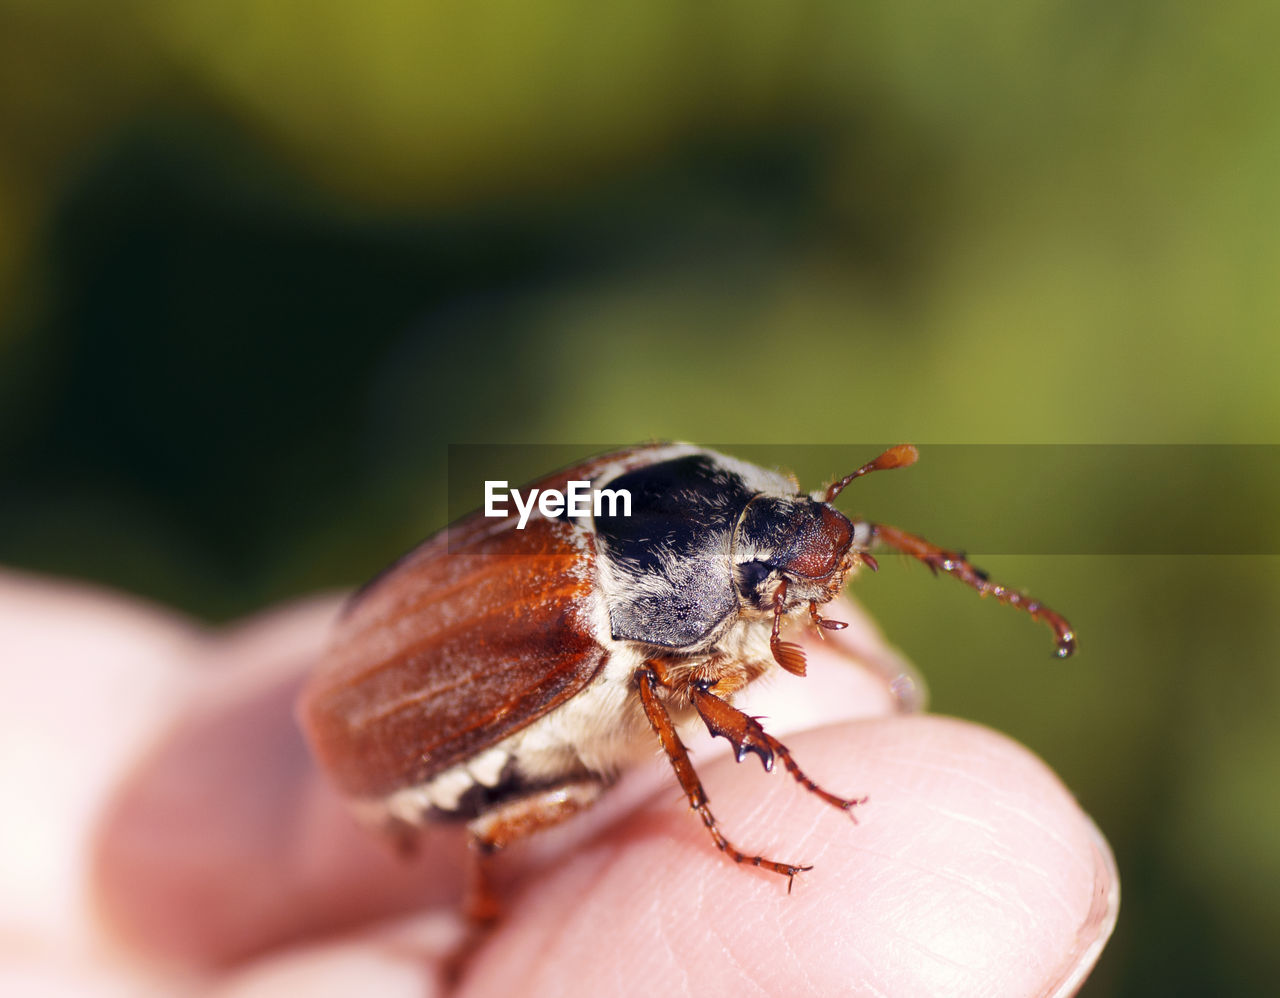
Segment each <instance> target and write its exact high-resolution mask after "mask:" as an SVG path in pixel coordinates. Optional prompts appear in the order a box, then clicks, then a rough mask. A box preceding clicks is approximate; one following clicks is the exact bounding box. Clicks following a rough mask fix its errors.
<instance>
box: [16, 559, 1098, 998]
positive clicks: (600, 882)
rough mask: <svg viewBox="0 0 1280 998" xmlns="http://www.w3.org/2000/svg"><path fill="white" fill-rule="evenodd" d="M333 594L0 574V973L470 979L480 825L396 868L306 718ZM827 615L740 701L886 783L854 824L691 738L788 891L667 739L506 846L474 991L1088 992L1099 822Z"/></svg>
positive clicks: (192, 981) (45, 984) (838, 781)
mask: <svg viewBox="0 0 1280 998" xmlns="http://www.w3.org/2000/svg"><path fill="white" fill-rule="evenodd" d="M338 602H339V601H338V600H337V599H333V598H326V599H317V600H312V601H308V602H306V603H302V604H299V605H296V606H293V607H290V608H286V609H283V610H278V611H276V612H274V613H271V614H269V615H266V616H264V617H261V618H258V619H255V620H253V621H250V622H248V623H247V624H244V625H241V626H240V627H237V628H235V629H231V630H228V631H225V632H209V631H206V630H203V629H200V628H198V627H196V626H195V625H193V624H191V623H190V622H188V621H185V620H182V619H179V618H176V617H174V616H171V615H166V614H164V613H163V612H161V611H158V610H156V609H154V608H152V607H148V606H145V605H141V604H139V603H136V602H133V601H129V600H126V599H123V598H121V597H117V596H113V595H110V594H105V593H102V592H100V591H94V590H88V589H85V588H82V587H76V586H71V585H68V584H61V583H51V582H47V581H44V580H38V579H33V578H30V577H24V576H20V575H12V574H10V575H0V648H2V649H3V652H2V653H0V654H3V657H4V663H5V664H4V668H3V669H2V670H0V703H3V704H4V709H5V711H6V713H7V714H8V715H9V719H8V720H7V721H6V722H5V723H4V725H3V728H0V739H2V740H0V746H2V749H0V795H2V796H3V800H4V801H5V802H6V805H5V812H6V814H7V818H6V820H5V821H4V822H3V828H2V829H0V917H2V918H3V920H4V925H5V928H6V930H7V931H6V946H5V948H4V951H3V956H0V992H3V993H5V994H32V993H44V994H57V993H66V994H75V995H97V994H101V995H145V994H166V995H167V994H172V993H174V991H175V990H179V989H183V990H192V991H198V992H200V993H204V994H210V995H218V996H231V995H236V996H247V995H255V996H269V995H273V994H276V993H281V994H283V993H286V992H287V993H289V994H306V995H327V994H341V995H348V994H352V993H356V994H366V993H367V994H378V995H380V996H382V998H394V996H395V995H397V994H401V993H403V994H413V995H422V994H444V993H447V992H446V990H445V989H446V985H445V983H444V968H445V967H446V965H447V964H448V962H449V958H450V955H451V952H452V950H453V949H454V947H456V946H457V945H458V943H459V941H460V940H461V938H462V934H463V926H462V923H461V921H460V919H459V917H458V915H457V910H458V900H459V896H460V893H461V876H460V870H461V867H462V858H463V853H464V843H463V833H462V829H461V828H460V827H457V826H438V827H432V828H430V829H428V830H427V832H426V833H425V835H424V839H423V842H422V847H421V848H420V849H419V851H418V857H417V858H416V859H414V860H412V861H409V862H404V861H401V860H400V859H398V858H397V857H396V856H395V855H394V854H393V853H392V852H391V850H389V849H387V848H384V846H383V844H381V843H380V842H378V841H377V840H376V839H374V838H373V837H372V836H370V835H368V834H367V833H366V832H365V831H363V830H362V829H360V828H358V827H356V825H355V824H354V822H353V821H352V820H351V819H350V818H349V817H348V816H347V814H346V812H345V811H344V809H343V807H342V805H341V803H340V802H339V801H338V800H337V798H336V797H335V795H334V794H333V793H332V792H331V791H330V790H329V788H328V787H327V785H326V784H325V783H324V782H323V780H322V779H321V777H320V775H319V773H318V772H317V771H316V770H315V769H314V767H313V766H312V765H311V764H310V761H309V759H308V757H307V755H306V751H305V748H304V746H303V743H302V739H301V736H300V735H299V733H298V731H297V728H296V726H295V724H294V722H293V718H292V701H293V696H294V694H295V692H296V689H297V686H298V684H299V682H300V679H301V677H302V675H303V674H304V673H305V672H306V670H307V668H308V666H309V664H310V662H311V661H313V660H314V658H315V657H316V656H317V654H318V653H319V651H320V649H321V648H322V647H323V645H324V641H325V637H326V633H327V629H328V626H329V624H330V623H331V621H332V618H333V615H334V613H335V612H336V609H337V606H338ZM829 615H830V616H833V617H834V618H835V619H841V620H847V621H849V622H850V627H849V628H848V630H846V631H842V632H838V633H836V634H834V635H832V636H830V637H829V638H828V640H827V641H826V642H825V643H821V644H820V643H818V642H816V641H809V642H808V646H807V649H806V650H807V654H808V657H809V674H808V676H807V677H806V678H804V679H796V678H795V677H790V676H780V677H779V678H777V679H776V680H775V681H773V682H772V683H770V684H768V685H766V686H764V687H763V688H752V689H751V690H750V691H749V695H748V696H746V697H743V698H740V700H739V703H740V705H741V706H743V708H744V709H746V710H747V711H748V712H750V713H758V714H767V715H770V717H769V719H768V720H766V721H765V724H766V727H767V728H768V730H769V731H770V732H771V733H773V734H775V735H782V734H784V733H786V737H785V738H784V740H785V742H786V743H787V745H788V746H789V747H790V748H791V749H792V750H793V752H794V754H795V756H796V758H797V760H798V761H799V762H800V764H801V765H802V766H803V767H804V768H805V770H806V771H807V772H808V773H809V774H810V775H812V776H813V777H814V778H815V779H816V780H817V781H818V782H819V783H820V784H822V785H823V786H824V787H826V788H827V789H830V790H832V791H833V792H836V793H842V794H848V795H863V794H865V795H867V796H868V797H869V802H868V803H867V804H866V805H865V806H864V807H862V808H860V809H859V810H858V817H859V821H860V824H858V825H857V827H854V826H853V825H852V824H851V823H850V822H849V820H848V819H847V818H846V817H845V816H843V815H842V814H840V813H839V812H837V811H835V810H833V809H831V808H828V807H826V806H825V805H823V804H822V802H821V801H819V800H817V799H816V798H814V797H812V796H810V795H807V794H806V793H805V792H804V790H803V789H802V788H800V787H798V786H796V785H795V784H794V783H793V782H792V781H790V780H788V779H786V777H785V774H780V773H774V774H772V775H769V774H765V773H763V772H762V771H761V770H760V768H759V766H758V765H756V764H754V763H753V762H752V761H751V758H750V757H749V758H748V760H747V762H746V763H745V764H742V765H738V764H735V763H734V762H733V760H732V759H731V758H730V757H728V756H727V755H726V754H725V746H724V743H723V742H721V743H719V744H718V745H716V744H714V743H712V742H711V741H710V740H709V739H707V738H705V737H704V738H703V739H694V738H689V739H688V741H689V743H690V746H691V748H692V749H693V751H694V763H695V765H697V766H698V770H699V773H700V774H701V776H702V778H703V782H704V784H705V785H706V788H707V791H708V794H709V795H710V798H711V805H712V808H713V809H714V810H715V812H716V816H717V818H718V819H719V820H720V822H721V825H722V827H723V828H724V829H725V831H726V833H727V834H728V835H729V836H730V838H731V839H732V840H733V841H734V842H735V843H736V844H738V845H740V846H743V847H745V848H748V849H750V850H752V851H754V850H757V849H758V850H760V851H762V852H764V853H765V854H766V855H770V856H773V857H775V858H779V859H783V860H787V861H796V862H801V863H812V864H813V866H814V869H813V870H812V871H810V872H808V873H805V874H803V875H801V876H800V877H798V878H797V880H796V884H795V888H794V891H793V893H791V894H790V895H788V894H787V892H786V886H785V882H783V881H781V880H780V879H779V878H777V877H774V876H771V875H768V874H765V873H763V872H761V871H757V870H751V869H744V868H739V867H736V866H735V865H734V864H733V863H731V862H729V861H728V860H727V859H726V858H725V857H723V856H721V855H720V854H718V853H717V852H716V851H715V849H714V847H713V846H712V844H711V842H710V841H709V839H708V838H707V836H706V833H705V831H704V830H703V829H702V828H701V827H700V825H701V823H700V822H699V821H698V820H697V818H696V816H694V815H692V814H691V813H690V812H689V810H688V807H687V804H686V803H685V801H684V798H683V796H682V795H681V794H680V792H679V790H678V788H677V786H676V784H675V781H674V778H673V777H672V776H671V774H670V771H669V769H667V768H666V765H665V761H664V760H662V759H660V758H658V754H657V751H656V747H655V759H654V762H653V763H652V765H650V766H645V767H640V768H639V769H638V770H637V771H635V772H633V773H631V774H628V775H627V776H626V777H624V779H623V780H622V782H621V783H620V784H619V786H618V787H616V788H615V789H614V790H613V791H611V792H610V794H608V795H606V798H605V800H604V802H603V803H602V804H601V805H599V806H598V807H597V808H595V809H593V811H591V812H589V813H588V814H586V815H583V816H582V817H581V818H580V819H578V820H576V821H574V822H570V823H569V824H568V825H566V826H564V827H562V828H557V829H553V830H551V831H549V832H547V833H545V834H544V835H540V836H537V837H535V838H534V839H533V840H530V841H529V842H525V843H520V844H518V845H516V846H514V847H512V848H511V849H510V850H508V851H507V852H506V853H504V854H503V855H502V856H501V857H499V860H498V864H497V865H498V869H499V873H500V875H501V876H502V878H503V880H504V881H505V883H504V884H503V887H504V891H503V894H504V897H505V898H506V899H507V900H508V904H509V907H508V911H507V914H506V917H505V919H504V920H503V922H502V923H501V924H500V925H499V926H498V928H497V929H496V930H495V931H494V933H493V934H492V935H491V936H490V937H489V938H488V939H487V940H486V941H485V943H484V944H483V945H482V947H481V948H480V949H479V950H478V952H477V953H476V954H475V955H474V957H473V959H472V961H471V962H470V964H469V965H468V968H467V970H466V972H465V974H464V976H463V977H462V979H461V982H460V984H459V992H458V993H462V994H468V995H485V994H504V995H506V994H521V995H540V994H547V995H558V996H560V995H572V994H577V993H582V994H591V995H599V994H625V993H630V992H640V991H643V992H645V993H649V992H652V991H656V990H662V991H665V992H670V993H689V994H720V993H729V992H730V989H734V990H737V989H741V988H743V987H744V986H745V987H746V988H747V989H749V990H751V991H753V992H756V993H761V992H763V993H766V994H779V995H798V994H831V993H866V994H880V995H910V996H918V995H933V994H942V995H956V996H962V995H968V994H975V995H976V994H983V995H991V994H1008V995H1042V994H1043V995H1067V994H1072V993H1074V991H1075V990H1076V989H1077V988H1078V987H1079V985H1080V983H1081V981H1082V980H1083V979H1084V977H1085V975H1086V974H1087V973H1088V971H1089V969H1090V968H1091V967H1092V965H1093V963H1094V961H1095V960H1096V958H1097V955H1098V953H1099V952H1100V950H1101V948H1102V946H1103V944H1104V943H1105V941H1106V939H1107V937H1108V936H1109V934H1110V931H1111V928H1112V926H1113V924H1114V920H1115V914H1116V905H1117V899H1118V885H1117V883H1116V876H1115V869H1114V864H1113V861H1112V859H1111V854H1110V852H1109V850H1108V848H1107V846H1106V844H1105V842H1104V841H1103V840H1102V838H1101V836H1100V835H1099V834H1098V832H1097V830H1096V829H1095V828H1094V827H1093V825H1092V823H1091V822H1090V821H1089V820H1088V818H1087V817H1086V816H1085V815H1084V814H1083V813H1082V812H1081V811H1080V809H1079V807H1078V805H1077V804H1076V803H1075V801H1074V800H1073V799H1072V798H1071V796H1070V795H1069V793H1067V791H1066V790H1065V789H1064V788H1063V787H1062V785H1061V784H1060V783H1059V782H1058V780H1057V778H1056V777H1055V776H1054V775H1053V774H1052V773H1051V772H1050V771H1049V770H1048V769H1047V768H1046V767H1045V766H1044V765H1043V763H1041V762H1040V761H1039V760H1037V759H1036V758H1034V757H1033V756H1031V755H1030V754H1029V753H1028V752H1027V751H1026V750H1025V749H1023V748H1021V747H1019V746H1018V745H1016V744H1014V743H1013V742H1011V741H1009V740H1008V739H1006V738H1004V737H1003V736H1001V735H998V734H996V733H994V732H992V731H990V730H987V729H984V728H980V727H977V726H974V725H971V724H968V723H965V722H962V721H956V720H951V719H946V718H940V717H930V716H926V715H920V714H913V713H910V712H909V711H907V710H906V709H905V708H907V707H910V705H911V695H910V687H909V685H907V686H904V685H903V683H904V679H905V677H908V676H909V672H908V671H907V670H905V667H903V666H902V665H901V663H900V662H899V661H898V660H897V659H896V658H895V657H894V656H893V654H892V652H890V651H889V650H888V649H887V648H885V646H884V645H883V642H882V641H881V639H880V638H879V636H878V635H877V634H876V632H875V629H874V627H873V626H872V625H871V624H870V623H869V622H868V621H867V619H866V618H865V616H864V615H863V614H861V613H860V612H859V611H858V610H857V609H856V608H855V607H853V606H852V605H848V604H846V605H838V604H837V605H833V606H832V608H831V610H830V612H829ZM895 680H897V686H895V685H894V681H895ZM757 686H760V684H757ZM817 725H823V726H821V727H817Z"/></svg>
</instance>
